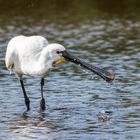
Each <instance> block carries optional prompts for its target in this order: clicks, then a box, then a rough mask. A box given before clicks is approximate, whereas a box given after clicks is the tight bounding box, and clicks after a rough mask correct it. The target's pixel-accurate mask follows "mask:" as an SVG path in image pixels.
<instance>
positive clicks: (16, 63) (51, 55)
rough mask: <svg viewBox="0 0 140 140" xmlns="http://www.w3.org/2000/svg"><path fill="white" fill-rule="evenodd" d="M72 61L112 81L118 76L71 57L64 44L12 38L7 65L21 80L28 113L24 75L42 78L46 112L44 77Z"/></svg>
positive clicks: (27, 38)
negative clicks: (57, 67)
mask: <svg viewBox="0 0 140 140" xmlns="http://www.w3.org/2000/svg"><path fill="white" fill-rule="evenodd" d="M65 61H71V62H73V63H75V64H78V65H80V66H82V67H84V68H86V69H88V70H90V71H92V72H94V73H96V74H97V75H99V76H100V77H101V78H103V79H104V80H106V81H107V82H110V81H112V80H114V74H110V73H109V72H107V71H105V70H103V69H100V68H98V67H95V66H93V65H90V64H88V63H86V62H85V61H83V60H80V59H79V58H77V57H75V56H73V55H71V54H70V53H69V52H68V51H67V50H66V49H65V47H64V46H62V45H60V44H49V43H48V41H47V40H46V39H45V38H44V37H42V36H29V37H27V36H16V37H14V38H12V39H11V40H10V41H9V43H8V46H7V51H6V56H5V63H6V67H7V69H8V70H10V71H14V72H15V74H16V77H17V78H18V79H19V81H20V84H21V87H22V90H23V94H24V99H25V104H26V108H27V111H29V110H30V100H29V98H28V96H27V94H26V91H25V88H24V83H23V79H22V76H23V75H31V76H35V77H36V76H39V77H40V78H41V82H40V83H41V101H40V109H41V110H45V99H44V97H43V86H44V78H45V77H46V76H48V73H49V71H50V70H51V69H53V67H55V66H56V65H59V64H60V63H63V62H65Z"/></svg>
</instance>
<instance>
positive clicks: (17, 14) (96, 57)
mask: <svg viewBox="0 0 140 140" xmlns="http://www.w3.org/2000/svg"><path fill="white" fill-rule="evenodd" d="M47 2H48V3H47ZM47 2H45V1H44V2H41V3H37V2H32V1H31V2H30V3H24V2H23V3H22V2H21V3H20V2H17V1H16V2H14V3H13V4H12V5H11V7H14V6H16V8H15V10H13V11H11V12H10V11H8V10H7V9H8V8H7V4H6V2H5V3H2V4H3V5H4V4H5V9H6V10H5V12H4V9H1V19H0V21H1V22H0V103H1V106H0V138H1V139H4V140H15V139H20V140H31V139H35V140H36V139H38V140H46V139H48V140H78V139H80V140H85V139H86V140H91V139H96V140H107V139H112V140H114V139H122V140H125V139H126V140H128V139H135V140H137V139H139V137H140V121H139V118H140V102H139V100H140V96H139V93H140V86H139V85H140V69H139V68H140V63H139V59H140V21H139V11H138V9H139V8H137V7H138V5H139V3H138V1H136V0H135V1H134V3H133V4H132V3H131V2H130V1H128V3H127V4H126V3H125V1H124V3H117V6H116V9H114V8H111V7H112V6H113V3H112V4H111V3H109V5H110V7H109V8H108V6H107V5H106V4H105V3H106V2H98V1H97V2H96V1H95V3H93V2H91V3H90V2H89V3H88V2H83V1H82V2H81V5H80V4H79V3H78V2H77V3H76V2H74V1H72V2H71V3H67V4H66V2H65V1H64V0H61V2H60V3H57V2H56V1H53V2H52V1H51V2H52V3H50V1H47ZM78 4H79V5H78ZM21 5H22V6H21ZM119 5H120V6H119ZM126 5H127V6H126ZM123 6H124V7H125V8H124V7H123ZM72 7H73V8H72ZM93 7H94V8H93ZM75 8H77V9H75ZM47 9H49V11H50V12H48V10H47ZM86 9H88V10H86ZM122 9H124V10H123V11H122ZM66 11H67V12H66ZM121 11H122V13H121ZM20 34H24V35H42V36H44V37H46V38H47V39H48V40H49V42H50V43H54V42H57V43H61V44H63V45H64V46H65V47H66V48H67V49H69V50H70V51H71V53H73V54H75V55H77V56H78V57H81V58H83V59H86V61H88V62H90V63H92V64H95V65H97V66H100V67H104V68H105V69H107V70H111V71H112V72H114V73H115V75H116V79H115V81H114V82H113V83H112V84H108V83H106V82H105V81H103V80H102V79H99V78H95V75H94V74H92V73H90V72H87V71H84V69H81V68H80V67H77V66H75V65H74V64H71V63H67V64H64V65H61V66H60V67H59V69H56V70H54V71H52V72H51V73H50V75H49V77H47V78H46V82H45V87H44V89H45V94H44V96H45V99H46V105H47V109H46V111H45V112H42V113H41V112H39V102H40V85H39V83H40V79H39V78H32V77H25V80H24V82H25V85H26V90H27V93H28V95H29V97H30V100H31V111H30V112H28V113H27V114H26V115H23V112H24V110H25V106H24V100H23V94H22V90H21V87H20V84H19V82H18V80H17V79H16V77H15V76H14V74H12V75H10V74H9V72H8V71H7V70H6V68H5V64H4V56H5V51H6V46H7V43H8V41H9V40H10V39H11V38H12V37H14V36H16V35H20ZM102 111H112V115H111V119H110V120H109V121H106V122H102V121H100V120H98V117H97V116H98V114H99V113H100V112H102Z"/></svg>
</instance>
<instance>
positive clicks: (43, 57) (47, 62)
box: [39, 47, 52, 69]
mask: <svg viewBox="0 0 140 140" xmlns="http://www.w3.org/2000/svg"><path fill="white" fill-rule="evenodd" d="M39 64H40V65H41V66H44V67H47V68H48V69H49V68H51V67H52V62H51V58H50V52H49V50H48V48H47V47H46V48H44V49H43V50H42V52H41V54H40V57H39Z"/></svg>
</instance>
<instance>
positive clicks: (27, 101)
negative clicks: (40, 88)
mask: <svg viewBox="0 0 140 140" xmlns="http://www.w3.org/2000/svg"><path fill="white" fill-rule="evenodd" d="M20 84H21V87H22V90H23V95H24V99H25V104H26V107H27V111H29V110H30V100H29V97H28V96H27V94H26V91H25V88H24V84H23V81H22V80H20Z"/></svg>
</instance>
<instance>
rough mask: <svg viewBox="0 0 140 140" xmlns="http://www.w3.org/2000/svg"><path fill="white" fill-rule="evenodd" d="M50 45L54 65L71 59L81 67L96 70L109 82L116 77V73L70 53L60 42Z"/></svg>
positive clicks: (95, 71)
mask: <svg viewBox="0 0 140 140" xmlns="http://www.w3.org/2000/svg"><path fill="white" fill-rule="evenodd" d="M49 47H50V48H51V49H50V57H51V59H52V61H53V62H52V65H53V66H57V65H59V64H61V63H64V62H67V61H70V62H72V63H75V64H76V65H79V66H81V67H84V68H85V69H88V70H90V71H92V72H94V73H95V74H97V75H98V76H100V77H101V78H102V79H104V80H105V81H107V82H111V81H113V80H114V79H115V75H114V74H111V73H109V72H107V71H106V70H104V69H101V68H98V67H96V66H93V65H91V64H88V63H87V62H85V61H83V60H81V59H79V58H78V57H76V56H74V55H72V54H71V53H69V52H68V51H67V50H66V49H65V47H64V46H62V45H60V44H50V45H49Z"/></svg>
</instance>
